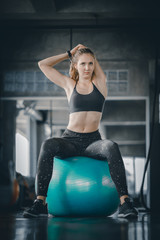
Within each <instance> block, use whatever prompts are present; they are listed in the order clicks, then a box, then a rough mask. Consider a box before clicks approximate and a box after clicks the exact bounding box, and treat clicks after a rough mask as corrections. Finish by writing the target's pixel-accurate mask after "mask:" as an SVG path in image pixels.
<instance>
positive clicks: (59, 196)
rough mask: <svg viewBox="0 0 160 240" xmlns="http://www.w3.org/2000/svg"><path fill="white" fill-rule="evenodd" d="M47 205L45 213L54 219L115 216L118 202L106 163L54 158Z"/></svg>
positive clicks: (72, 158)
mask: <svg viewBox="0 0 160 240" xmlns="http://www.w3.org/2000/svg"><path fill="white" fill-rule="evenodd" d="M46 202H47V203H48V212H49V213H50V214H52V215H54V216H109V215H112V214H113V213H115V212H116V210H117V208H118V205H119V203H120V200H119V196H118V192H117V190H116V187H115V184H114V183H113V181H112V179H111V176H110V172H109V166H108V163H107V160H106V161H103V160H97V159H93V158H89V157H84V156H75V157H69V158H65V159H61V158H58V157H55V158H54V170H53V173H52V178H51V181H50V184H49V187H48V193H47V199H46Z"/></svg>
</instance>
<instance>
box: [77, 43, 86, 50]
mask: <svg viewBox="0 0 160 240" xmlns="http://www.w3.org/2000/svg"><path fill="white" fill-rule="evenodd" d="M80 48H86V46H84V45H82V44H78V49H80Z"/></svg>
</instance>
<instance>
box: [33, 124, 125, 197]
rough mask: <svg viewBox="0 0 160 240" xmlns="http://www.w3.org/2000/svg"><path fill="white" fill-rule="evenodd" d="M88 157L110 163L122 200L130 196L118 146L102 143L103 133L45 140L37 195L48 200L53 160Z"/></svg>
mask: <svg viewBox="0 0 160 240" xmlns="http://www.w3.org/2000/svg"><path fill="white" fill-rule="evenodd" d="M72 156H86V157H91V158H95V159H99V160H103V161H104V160H106V161H107V162H108V165H109V170H110V174H111V177H112V180H113V182H114V183H115V186H116V188H117V191H118V194H119V197H121V196H123V195H128V190H127V184H126V175H125V168H124V164H123V160H122V157H121V153H120V151H119V147H118V145H117V143H115V142H113V141H111V140H108V139H104V140H103V139H102V138H101V135H100V133H99V130H97V131H94V132H90V133H78V132H73V131H71V130H69V129H66V130H65V131H64V133H63V134H62V136H61V137H59V138H57V137H53V138H49V139H47V140H45V141H44V142H43V144H42V146H41V151H40V155H39V159H38V170H37V195H41V196H47V190H48V185H49V182H50V180H51V177H52V171H53V158H54V157H59V158H67V157H72Z"/></svg>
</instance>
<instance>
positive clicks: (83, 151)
mask: <svg viewBox="0 0 160 240" xmlns="http://www.w3.org/2000/svg"><path fill="white" fill-rule="evenodd" d="M68 58H70V61H71V64H70V70H69V75H70V77H67V76H65V75H63V74H61V73H60V72H59V71H57V70H56V69H55V68H53V66H55V65H56V64H58V63H60V62H62V61H63V60H66V59H68ZM38 65H39V67H40V69H41V71H42V72H43V73H44V74H45V75H46V77H47V78H48V79H50V80H51V81H52V82H53V83H55V84H56V85H58V86H60V87H62V88H63V89H64V90H65V92H66V95H67V99H68V104H69V111H70V115H69V123H68V125H67V128H66V130H65V131H64V133H63V134H62V136H61V137H52V138H49V139H47V140H45V141H44V142H43V144H42V146H41V151H40V155H39V159H38V170H37V198H36V200H35V201H34V204H33V206H32V207H31V208H30V209H28V210H26V211H25V212H24V214H23V215H24V216H25V217H37V216H42V215H47V214H48V210H47V204H46V203H45V199H46V196H47V190H48V185H49V182H50V180H51V176H52V169H53V158H54V157H55V156H58V157H60V158H67V157H71V156H77V155H78V156H87V157H91V158H96V159H101V160H107V161H108V164H109V169H110V174H111V177H112V179H113V181H114V183H115V186H116V188H117V191H118V194H119V198H120V205H119V214H118V216H119V217H128V216H133V217H136V216H137V214H138V212H137V210H136V209H135V208H134V207H133V205H132V203H131V201H130V198H129V196H128V190H127V184H126V176H125V168H124V164H123V160H122V157H121V154H120V151H119V147H118V145H117V143H115V142H113V141H111V140H108V139H102V138H101V135H100V132H99V124H100V120H101V117H102V112H103V107H104V103H105V99H106V97H107V86H106V76H105V74H104V72H103V70H102V68H101V67H100V65H99V63H98V61H97V60H96V58H95V55H94V53H93V51H92V50H91V49H89V48H88V47H85V46H84V45H82V44H79V45H77V46H76V47H74V48H73V49H72V50H71V51H67V52H66V53H63V54H60V55H56V56H52V57H49V58H46V59H44V60H42V61H40V62H38Z"/></svg>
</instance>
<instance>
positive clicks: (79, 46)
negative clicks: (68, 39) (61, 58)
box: [70, 44, 85, 55]
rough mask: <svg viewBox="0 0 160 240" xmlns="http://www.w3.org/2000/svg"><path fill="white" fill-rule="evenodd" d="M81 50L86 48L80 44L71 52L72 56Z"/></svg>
mask: <svg viewBox="0 0 160 240" xmlns="http://www.w3.org/2000/svg"><path fill="white" fill-rule="evenodd" d="M80 48H85V46H84V45H82V44H78V45H77V46H76V47H74V48H73V49H72V50H71V51H70V52H71V54H72V55H74V54H75V52H76V51H77V50H78V49H80Z"/></svg>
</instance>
